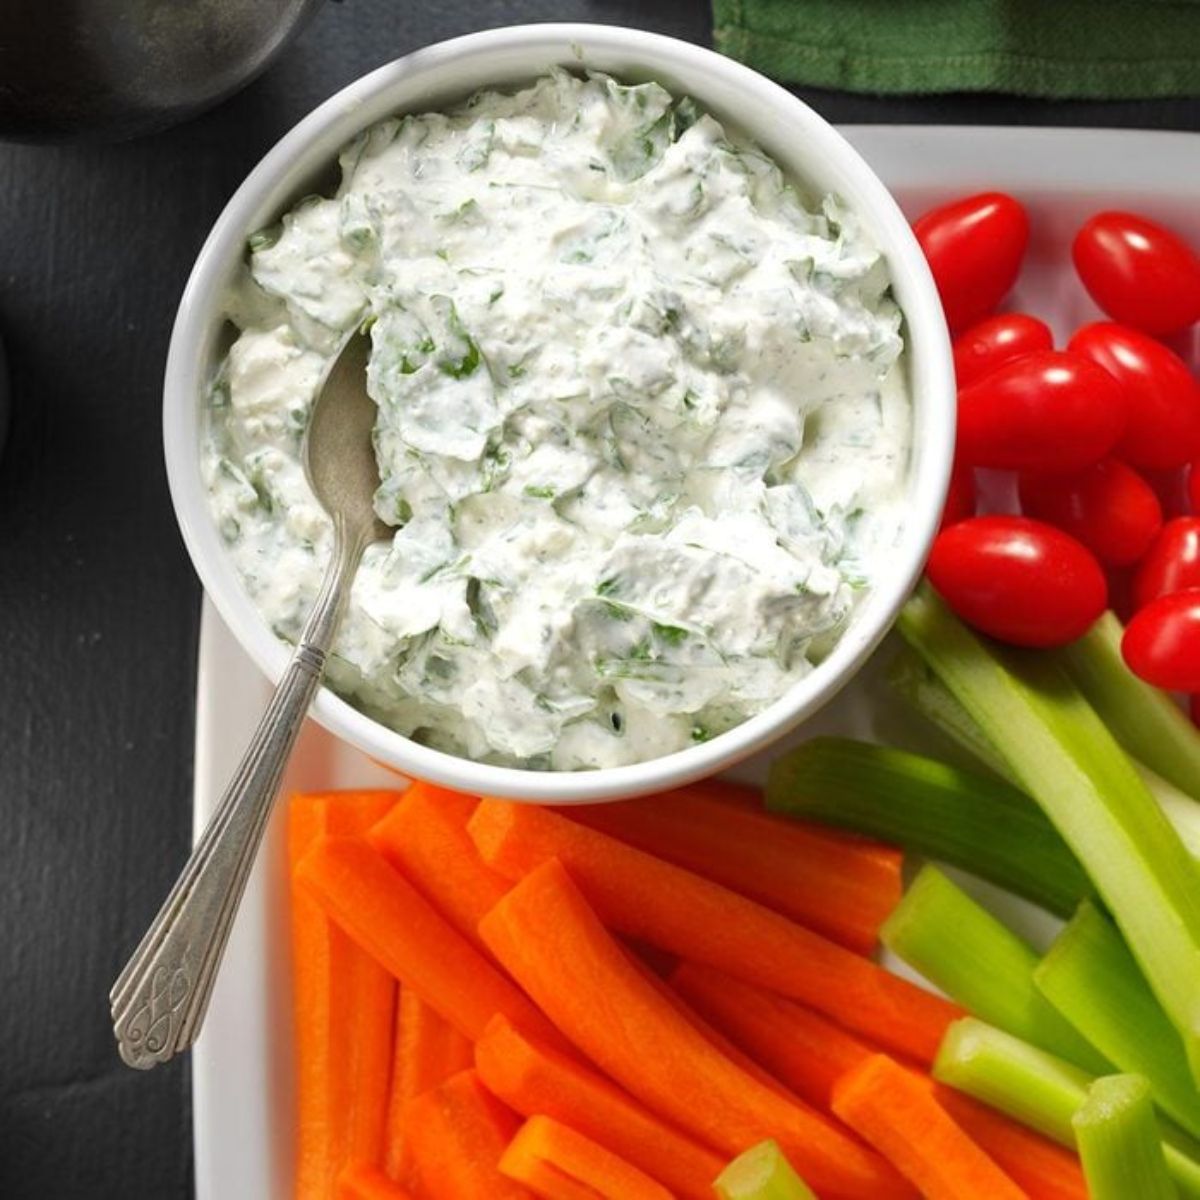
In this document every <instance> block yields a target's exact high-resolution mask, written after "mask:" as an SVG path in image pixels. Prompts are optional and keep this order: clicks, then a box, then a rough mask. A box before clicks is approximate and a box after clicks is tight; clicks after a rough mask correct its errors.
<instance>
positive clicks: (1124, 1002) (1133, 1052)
mask: <svg viewBox="0 0 1200 1200" xmlns="http://www.w3.org/2000/svg"><path fill="white" fill-rule="evenodd" d="M1033 977H1034V981H1035V983H1036V984H1037V986H1038V988H1039V989H1040V990H1041V992H1042V994H1043V995H1044V996H1045V997H1046V999H1047V1000H1048V1001H1049V1002H1050V1003H1051V1004H1052V1005H1054V1007H1055V1008H1056V1009H1058V1011H1059V1012H1060V1013H1061V1014H1062V1015H1063V1016H1064V1017H1065V1018H1066V1019H1067V1020H1068V1021H1070V1022H1071V1024H1072V1025H1074V1026H1075V1028H1076V1029H1078V1030H1079V1032H1080V1033H1081V1034H1082V1035H1083V1036H1084V1037H1085V1038H1087V1039H1088V1041H1089V1042H1090V1043H1091V1044H1092V1045H1093V1046H1095V1047H1096V1049H1097V1050H1099V1051H1100V1053H1101V1054H1103V1055H1105V1056H1106V1057H1107V1058H1108V1059H1110V1060H1111V1061H1112V1062H1114V1063H1116V1065H1117V1066H1118V1067H1120V1069H1121V1070H1122V1071H1128V1072H1130V1073H1132V1074H1137V1075H1144V1076H1145V1077H1146V1079H1147V1080H1148V1081H1149V1084H1150V1087H1151V1089H1152V1090H1153V1092H1154V1099H1155V1102H1156V1103H1157V1104H1158V1106H1159V1107H1160V1108H1161V1109H1162V1110H1163V1112H1165V1113H1169V1114H1170V1115H1171V1116H1172V1117H1173V1118H1174V1119H1175V1120H1176V1121H1178V1122H1179V1124H1180V1125H1181V1126H1183V1128H1184V1129H1186V1130H1187V1131H1188V1132H1189V1133H1191V1134H1193V1135H1194V1136H1196V1137H1198V1138H1200V1092H1197V1090H1196V1088H1195V1086H1194V1084H1193V1083H1192V1077H1191V1075H1190V1074H1189V1072H1188V1069H1187V1060H1186V1058H1185V1056H1184V1053H1183V1043H1182V1042H1181V1041H1180V1040H1179V1034H1177V1033H1176V1032H1175V1028H1174V1026H1173V1025H1172V1024H1171V1022H1170V1021H1168V1020H1167V1017H1166V1014H1165V1013H1164V1012H1163V1011H1162V1009H1161V1008H1160V1007H1159V1004H1158V1001H1157V1000H1155V999H1154V994H1153V993H1152V992H1151V991H1150V988H1149V987H1148V986H1147V984H1146V981H1145V979H1144V978H1143V976H1142V973H1141V972H1140V971H1139V970H1138V966H1137V963H1136V962H1134V960H1133V955H1131V954H1130V953H1129V951H1128V950H1127V949H1126V947H1125V943H1124V942H1123V941H1122V940H1121V935H1120V933H1118V932H1117V930H1116V928H1115V927H1114V926H1113V924H1112V923H1111V922H1110V921H1109V920H1108V919H1107V918H1106V917H1105V916H1104V915H1103V914H1101V913H1100V912H1099V911H1098V910H1097V909H1096V908H1095V907H1094V906H1093V905H1091V904H1088V903H1086V902H1085V903H1084V904H1081V905H1080V907H1079V911H1078V912H1077V913H1076V914H1075V916H1074V918H1072V920H1071V922H1070V924H1069V925H1068V926H1067V927H1066V929H1064V930H1063V931H1062V933H1061V934H1060V935H1059V937H1058V939H1057V940H1056V941H1055V943H1054V945H1053V946H1051V948H1050V951H1049V952H1048V953H1047V955H1046V957H1045V958H1044V959H1043V960H1042V962H1041V963H1040V964H1039V965H1038V967H1037V969H1036V970H1035V971H1034V976H1033ZM994 1023H995V1024H998V1023H999V1022H994ZM1013 1032H1016V1031H1015V1030H1014V1031H1013ZM1030 1040H1032V1039H1030Z"/></svg>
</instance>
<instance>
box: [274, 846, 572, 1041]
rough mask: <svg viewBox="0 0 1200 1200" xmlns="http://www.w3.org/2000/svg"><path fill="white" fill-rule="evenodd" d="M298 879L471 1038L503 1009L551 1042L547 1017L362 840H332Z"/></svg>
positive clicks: (310, 857) (309, 858)
mask: <svg viewBox="0 0 1200 1200" xmlns="http://www.w3.org/2000/svg"><path fill="white" fill-rule="evenodd" d="M297 877H298V878H299V880H300V881H301V882H302V883H303V885H304V886H305V887H306V888H308V889H309V891H310V892H311V894H312V895H313V896H315V897H316V899H317V900H318V902H319V903H320V904H321V906H322V907H323V908H324V909H325V911H326V912H327V913H328V914H329V915H330V916H331V917H332V918H333V919H334V920H335V921H337V922H338V924H339V925H341V926H342V928H343V929H345V931H346V932H347V933H348V934H349V935H350V936H351V937H352V938H353V939H354V940H355V941H356V942H357V943H358V944H359V945H360V946H362V948H363V949H364V950H366V951H367V953H369V954H370V955H372V956H373V957H374V958H375V959H377V960H378V961H379V962H380V963H382V964H383V966H384V967H386V968H387V970H388V971H390V972H391V973H392V974H393V975H395V976H396V978H397V979H399V980H400V982H401V983H403V984H404V986H405V987H406V988H412V990H413V991H414V992H415V993H416V994H417V995H418V996H419V997H420V998H421V999H422V1000H424V1001H425V1003H426V1004H428V1005H429V1006H430V1007H431V1008H433V1009H434V1010H435V1011H436V1012H437V1013H439V1014H440V1015H441V1016H442V1017H443V1018H444V1019H445V1020H446V1021H448V1022H449V1023H450V1024H451V1025H452V1026H454V1028H455V1029H457V1030H458V1031H459V1033H461V1034H463V1035H464V1036H465V1037H468V1038H471V1039H472V1040H473V1039H475V1038H477V1037H478V1036H479V1035H480V1034H481V1033H482V1032H483V1030H484V1026H486V1025H487V1023H488V1021H489V1020H491V1018H492V1017H493V1016H494V1015H495V1014H496V1013H498V1012H500V1013H504V1015H505V1016H507V1017H509V1018H510V1019H511V1020H512V1022H513V1023H514V1024H515V1025H518V1026H521V1027H522V1028H526V1029H528V1030H529V1031H530V1032H531V1033H537V1034H539V1035H540V1036H543V1037H549V1038H551V1039H552V1040H553V1039H554V1037H555V1034H554V1032H553V1030H552V1029H551V1027H550V1026H549V1025H548V1024H547V1022H546V1019H545V1018H544V1017H543V1016H542V1014H541V1013H539V1012H538V1011H537V1009H536V1008H534V1006H533V1005H532V1004H530V1002H529V1001H528V1000H527V999H526V997H525V996H523V995H522V994H521V993H520V992H519V991H518V990H517V989H516V988H515V987H513V985H512V984H511V983H510V982H509V981H508V980H507V979H505V978H504V976H503V975H501V974H500V972H499V971H497V970H496V968H495V967H494V966H492V964H491V963H489V962H488V961H487V960H486V959H485V958H484V957H483V955H482V954H480V953H479V951H478V950H476V949H475V948H474V946H472V945H471V944H470V943H469V942H467V941H466V940H465V939H464V938H463V937H462V936H461V935H459V934H458V933H456V932H455V931H454V930H453V929H452V928H451V927H450V926H449V925H448V924H447V923H446V922H445V921H444V920H443V919H442V918H441V917H440V916H439V915H438V914H437V913H436V912H435V911H434V909H433V908H432V907H430V905H429V903H428V902H427V901H426V900H425V899H424V898H423V897H422V896H421V895H420V893H419V892H417V890H416V889H415V888H414V887H413V886H412V885H411V884H410V883H409V882H408V881H407V880H406V879H405V878H404V877H403V876H402V875H400V874H399V873H398V872H396V871H394V870H392V868H391V867H389V866H388V865H387V863H386V862H384V861H383V859H382V858H381V857H380V856H379V855H378V854H377V853H376V852H375V851H374V850H372V849H371V847H370V846H369V845H368V844H367V843H366V842H365V841H363V840H362V839H361V838H346V837H337V838H330V837H325V838H321V839H320V840H318V842H317V843H316V845H315V846H313V848H312V849H311V850H310V851H309V852H308V854H307V855H306V856H305V857H304V858H303V859H302V860H301V862H300V865H299V867H298V868H297Z"/></svg>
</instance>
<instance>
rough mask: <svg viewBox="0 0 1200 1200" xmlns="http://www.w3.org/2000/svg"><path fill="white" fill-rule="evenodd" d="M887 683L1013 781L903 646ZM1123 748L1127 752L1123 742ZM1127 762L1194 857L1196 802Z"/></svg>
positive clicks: (1197, 851)
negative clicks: (1140, 778)
mask: <svg viewBox="0 0 1200 1200" xmlns="http://www.w3.org/2000/svg"><path fill="white" fill-rule="evenodd" d="M888 681H889V683H891V685H892V687H893V688H894V689H895V691H896V694H897V695H898V696H899V697H900V698H901V699H902V700H906V701H907V702H908V703H909V704H911V705H912V706H913V707H914V708H915V709H916V710H917V712H919V713H920V714H921V715H922V716H923V717H925V719H926V720H928V721H929V722H930V723H931V724H933V725H934V726H935V727H936V728H937V729H938V730H940V731H941V732H942V733H944V734H945V735H946V736H947V737H949V738H950V739H951V740H952V741H953V742H954V743H955V744H956V745H957V746H958V747H959V749H961V750H964V751H966V752H967V754H968V755H969V757H970V759H972V760H973V761H974V762H975V763H977V764H980V765H982V766H985V767H987V768H988V769H989V770H991V771H993V772H994V773H995V774H997V775H999V776H1000V777H1001V778H1003V779H1007V780H1009V782H1014V781H1013V777H1012V772H1011V770H1010V769H1009V767H1008V764H1007V763H1006V762H1005V761H1004V760H1003V759H1002V758H1001V757H1000V754H999V752H998V751H997V750H996V748H995V746H993V745H992V744H991V742H989V741H988V740H987V738H986V737H984V734H983V731H982V730H981V729H980V728H979V726H978V725H976V724H975V722H974V720H973V719H972V717H971V714H970V713H968V712H967V710H966V709H965V708H963V706H962V705H961V704H960V703H959V702H958V701H957V700H956V699H955V698H954V697H953V696H952V695H951V694H950V692H949V691H948V690H947V688H946V686H945V684H943V683H942V681H941V680H940V679H939V678H938V677H937V676H936V675H935V674H934V673H933V671H932V670H931V669H930V668H929V667H928V666H927V665H926V663H925V661H924V660H923V659H922V658H921V657H920V655H918V654H917V653H916V652H915V651H913V650H911V649H909V648H908V647H904V648H903V649H901V650H900V651H899V652H898V653H897V655H896V657H895V659H894V661H893V662H892V665H891V668H890V669H889V671H888ZM1143 686H1144V685H1143ZM1150 691H1151V692H1153V691H1154V689H1153V688H1151V689H1150ZM1118 732H1119V731H1118ZM1118 740H1120V739H1119V738H1118ZM1125 750H1126V753H1129V746H1128V745H1126V747H1125ZM1130 762H1131V763H1133V768H1134V770H1135V771H1137V773H1138V774H1139V775H1140V776H1141V777H1142V782H1143V783H1144V784H1145V785H1146V787H1147V788H1148V789H1149V791H1150V794H1151V795H1152V796H1153V797H1154V798H1155V800H1157V801H1158V806H1159V808H1161V809H1162V811H1163V815H1164V816H1165V817H1166V818H1167V820H1168V821H1170V822H1171V824H1172V825H1173V826H1174V827H1175V832H1176V833H1177V834H1179V837H1180V840H1181V841H1182V842H1183V844H1184V845H1185V846H1186V847H1187V850H1188V853H1189V854H1190V855H1191V856H1192V857H1193V858H1195V859H1200V803H1197V801H1196V800H1194V799H1193V798H1192V797H1191V796H1190V795H1188V793H1187V792H1185V791H1183V790H1182V789H1181V788H1179V787H1177V786H1176V785H1175V784H1173V783H1170V782H1168V781H1167V780H1166V779H1164V778H1163V777H1162V776H1161V775H1159V774H1158V773H1157V772H1156V771H1152V770H1151V769H1150V768H1149V767H1148V766H1146V764H1145V763H1143V762H1140V761H1139V760H1138V759H1136V758H1134V757H1132V755H1131V756H1130ZM1022 794H1023V793H1022ZM1030 803H1032V801H1030ZM1064 915H1065V914H1064Z"/></svg>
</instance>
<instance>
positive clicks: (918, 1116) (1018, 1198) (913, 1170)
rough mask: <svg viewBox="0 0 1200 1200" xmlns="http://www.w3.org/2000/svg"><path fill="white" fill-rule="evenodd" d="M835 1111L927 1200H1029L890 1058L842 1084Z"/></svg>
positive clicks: (874, 1059) (873, 1060)
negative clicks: (978, 1199) (984, 1199)
mask: <svg viewBox="0 0 1200 1200" xmlns="http://www.w3.org/2000/svg"><path fill="white" fill-rule="evenodd" d="M833 1111H834V1112H835V1113H837V1115H838V1116H839V1117H841V1118H842V1120H843V1121H845V1122H846V1124H847V1125H849V1126H850V1128H851V1129H854V1130H857V1132H858V1133H860V1134H861V1135H862V1136H863V1137H864V1138H866V1140H867V1141H868V1142H870V1143H871V1145H872V1146H874V1147H875V1148H876V1149H878V1150H879V1151H881V1152H882V1153H883V1154H884V1155H886V1156H887V1158H889V1159H890V1160H891V1161H892V1163H893V1164H894V1165H895V1166H896V1169H897V1170H899V1171H900V1172H901V1174H903V1175H904V1176H905V1177H906V1178H907V1179H909V1180H911V1181H912V1182H913V1183H914V1184H915V1185H916V1186H917V1187H918V1188H920V1190H921V1194H922V1195H923V1196H924V1197H926V1200H973V1198H974V1197H976V1196H986V1197H987V1200H1026V1196H1025V1193H1024V1192H1023V1191H1021V1189H1020V1188H1019V1187H1017V1185H1016V1184H1015V1183H1014V1182H1013V1181H1012V1180H1011V1179H1010V1178H1009V1177H1008V1176H1007V1175H1005V1174H1004V1172H1003V1171H1001V1170H1000V1168H999V1167H998V1166H997V1165H996V1164H995V1163H994V1162H993V1161H992V1160H991V1159H990V1158H988V1156H987V1155H986V1154H985V1153H984V1152H983V1151H982V1150H981V1149H980V1148H979V1146H978V1145H976V1144H975V1142H973V1141H972V1140H971V1139H970V1138H969V1137H968V1136H967V1135H966V1134H965V1133H964V1132H963V1131H962V1129H961V1128H960V1127H959V1126H958V1125H956V1124H955V1123H954V1121H953V1120H952V1119H951V1118H950V1116H949V1115H948V1114H947V1113H946V1110H945V1109H943V1108H942V1107H941V1106H940V1105H939V1104H938V1102H937V1101H936V1100H935V1099H934V1098H933V1096H932V1095H931V1094H930V1093H929V1091H928V1090H927V1089H926V1088H924V1087H923V1086H922V1085H921V1082H920V1080H918V1079H915V1078H914V1077H913V1073H912V1072H911V1071H909V1070H907V1069H906V1068H905V1067H902V1066H900V1064H899V1063H897V1062H895V1061H894V1060H892V1059H890V1058H888V1057H887V1055H886V1054H875V1055H872V1056H871V1057H870V1058H868V1059H866V1060H865V1061H864V1062H862V1063H860V1064H859V1065H858V1066H857V1067H855V1068H854V1069H853V1070H851V1071H849V1072H847V1074H845V1075H843V1076H842V1078H841V1079H839V1080H838V1082H837V1085H836V1086H835V1087H834V1089H833Z"/></svg>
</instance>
